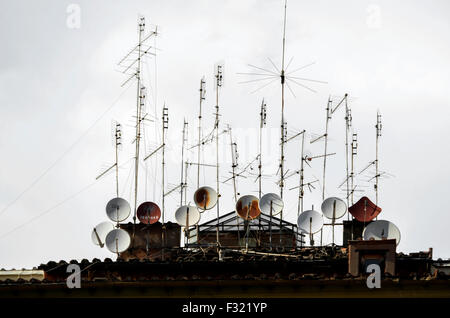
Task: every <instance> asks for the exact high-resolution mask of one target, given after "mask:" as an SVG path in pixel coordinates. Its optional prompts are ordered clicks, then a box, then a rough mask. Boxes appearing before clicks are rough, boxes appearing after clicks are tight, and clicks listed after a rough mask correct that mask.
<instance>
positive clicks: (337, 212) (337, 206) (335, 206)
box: [322, 197, 347, 220]
mask: <svg viewBox="0 0 450 318" xmlns="http://www.w3.org/2000/svg"><path fill="white" fill-rule="evenodd" d="M345 212H347V204H345V202H344V200H342V199H339V198H336V197H331V198H327V199H325V200H324V201H323V202H322V213H323V215H325V217H326V218H328V219H331V220H333V219H334V220H336V219H340V218H341V217H343V216H344V215H345Z"/></svg>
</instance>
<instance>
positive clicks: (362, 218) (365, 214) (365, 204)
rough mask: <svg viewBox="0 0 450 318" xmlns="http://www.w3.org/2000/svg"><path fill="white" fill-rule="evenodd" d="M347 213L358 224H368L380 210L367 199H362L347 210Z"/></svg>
mask: <svg viewBox="0 0 450 318" xmlns="http://www.w3.org/2000/svg"><path fill="white" fill-rule="evenodd" d="M348 212H350V213H351V215H353V217H354V218H355V219H357V220H358V221H359V222H370V221H372V220H373V219H375V218H376V217H377V215H378V214H380V212H381V208H380V207H379V206H376V205H375V203H373V202H372V201H370V200H369V198H368V197H362V198H361V199H359V200H358V202H356V203H355V204H353V205H352V206H351V207H349V208H348Z"/></svg>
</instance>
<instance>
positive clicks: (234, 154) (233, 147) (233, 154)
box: [228, 125, 238, 203]
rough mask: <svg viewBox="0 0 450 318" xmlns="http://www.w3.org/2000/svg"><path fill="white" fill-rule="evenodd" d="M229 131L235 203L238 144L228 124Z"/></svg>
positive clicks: (235, 199)
mask: <svg viewBox="0 0 450 318" xmlns="http://www.w3.org/2000/svg"><path fill="white" fill-rule="evenodd" d="M228 132H229V133H230V145H231V173H232V178H233V189H234V203H236V202H237V186H236V167H237V166H238V163H237V157H238V154H237V144H236V143H235V142H233V136H232V133H231V127H230V125H228Z"/></svg>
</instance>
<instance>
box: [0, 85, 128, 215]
mask: <svg viewBox="0 0 450 318" xmlns="http://www.w3.org/2000/svg"><path fill="white" fill-rule="evenodd" d="M130 86H131V85H128V87H127V88H125V89H124V90H123V91H122V92H121V93H120V95H119V97H117V98H116V99H115V100H114V101H113V102H112V104H111V105H110V106H109V107H108V108H107V109H106V110H105V111H104V112H103V113H102V114H101V115H100V116H99V117H98V118H97V119H96V120H95V121H94V122H93V123H92V124H91V125H90V126H89V127H88V128H87V129H86V130H85V131H84V132H83V133H82V134H81V135H80V137H78V139H77V140H75V142H74V143H73V144H72V145H71V146H70V147H69V148H67V150H66V151H64V152H63V153H62V155H61V156H59V157H58V159H56V160H55V161H54V162H53V163H52V164H51V165H50V166H49V167H48V168H47V169H45V170H44V172H43V173H41V174H40V175H39V176H38V177H37V178H36V179H34V180H33V182H31V183H30V185H29V186H27V187H26V188H25V189H24V190H23V191H22V192H21V193H20V194H19V195H18V196H17V197H16V198H15V199H13V200H12V201H11V202H10V203H8V204H7V205H6V206H5V207H4V208H3V209H2V210H1V211H0V215H2V214H3V213H5V212H6V211H7V210H8V209H9V208H10V207H11V206H12V205H14V204H15V203H16V202H17V201H18V200H19V199H20V198H22V196H23V195H24V194H25V193H27V192H28V191H29V190H31V189H32V188H33V187H34V186H35V185H36V184H37V183H38V182H39V181H40V180H41V179H42V178H43V177H45V176H46V175H47V174H48V173H49V172H50V170H52V169H53V168H54V167H55V166H56V165H57V164H58V163H59V162H61V160H62V159H63V158H64V157H65V156H66V155H68V154H69V153H70V151H71V150H72V149H73V148H75V146H76V145H77V144H79V143H80V141H81V140H82V139H83V138H84V137H86V135H87V134H88V133H89V131H90V130H91V129H92V128H94V127H95V125H96V124H97V123H98V122H99V121H100V120H101V119H102V118H103V117H104V116H105V115H106V114H107V113H108V112H109V111H110V110H111V109H112V108H113V107H114V106H115V105H116V103H117V102H118V101H119V100H120V98H121V97H122V96H123V95H124V94H125V92H126V91H127V90H128V88H129V87H130Z"/></svg>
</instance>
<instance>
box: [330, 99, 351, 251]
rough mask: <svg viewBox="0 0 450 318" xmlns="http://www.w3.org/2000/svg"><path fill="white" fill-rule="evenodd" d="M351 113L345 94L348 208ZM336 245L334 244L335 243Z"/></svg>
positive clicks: (348, 195)
mask: <svg viewBox="0 0 450 318" xmlns="http://www.w3.org/2000/svg"><path fill="white" fill-rule="evenodd" d="M351 120H352V117H351V113H350V109H349V108H348V103H347V94H345V171H346V177H347V179H346V193H347V207H348V206H349V200H350V198H349V197H350V189H349V183H350V180H349V179H350V174H349V168H348V157H349V147H348V134H349V130H350V126H351ZM333 243H334V242H333Z"/></svg>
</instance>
